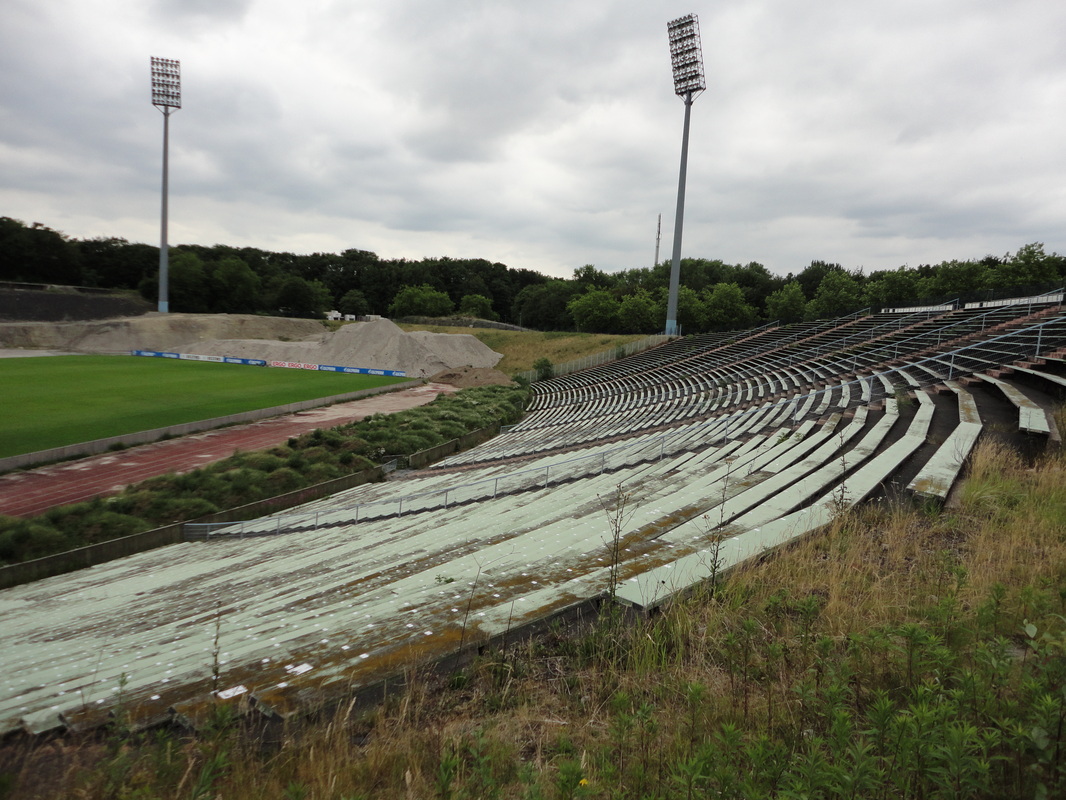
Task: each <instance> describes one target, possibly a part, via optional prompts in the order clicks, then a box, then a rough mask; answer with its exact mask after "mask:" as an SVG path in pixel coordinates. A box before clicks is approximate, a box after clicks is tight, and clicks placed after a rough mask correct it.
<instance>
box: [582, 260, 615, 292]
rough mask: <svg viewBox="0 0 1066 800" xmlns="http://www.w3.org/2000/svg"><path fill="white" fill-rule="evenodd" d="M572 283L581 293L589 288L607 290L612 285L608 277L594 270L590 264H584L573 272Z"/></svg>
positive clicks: (611, 280) (600, 271)
mask: <svg viewBox="0 0 1066 800" xmlns="http://www.w3.org/2000/svg"><path fill="white" fill-rule="evenodd" d="M574 281H575V282H576V283H577V285H578V286H580V287H581V290H582V291H585V290H587V289H590V288H595V289H609V288H610V287H611V285H612V284H613V283H614V281H613V279H612V278H611V276H610V275H608V274H607V273H606V272H603V271H602V270H598V269H596V267H594V266H593V265H592V264H586V265H585V266H583V267H578V268H577V269H575V270H574Z"/></svg>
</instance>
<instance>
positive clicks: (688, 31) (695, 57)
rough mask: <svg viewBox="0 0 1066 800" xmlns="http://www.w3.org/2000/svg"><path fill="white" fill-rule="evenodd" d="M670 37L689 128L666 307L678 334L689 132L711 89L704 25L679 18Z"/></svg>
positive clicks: (671, 331)
mask: <svg viewBox="0 0 1066 800" xmlns="http://www.w3.org/2000/svg"><path fill="white" fill-rule="evenodd" d="M666 33H667V35H668V36H669V38H670V64H671V66H672V67H673V72H674V94H676V95H677V96H678V97H680V98H681V99H683V100H684V101H685V128H684V133H683V134H682V137H681V170H680V175H679V177H678V180H677V214H676V216H675V217H674V252H673V256H672V257H671V260H670V295H669V299H668V301H667V305H666V333H667V335H668V336H676V335H677V334H678V327H677V290H678V284H679V283H680V281H681V230H682V227H683V225H684V220H685V176H686V173H687V172H688V129H689V120H690V118H691V116H692V101H693V100H694V99H695V98H696V95H698V94H699V93H700V92H702V91H704V90H705V89H706V88H707V79H706V77H705V76H704V74H703V47H702V45H701V43H700V23H699V19H698V18H697V17H696V15H695V14H688V15H686V16H684V17H678V18H677V19H675V20H672V21H670V22H668V23H667V25H666Z"/></svg>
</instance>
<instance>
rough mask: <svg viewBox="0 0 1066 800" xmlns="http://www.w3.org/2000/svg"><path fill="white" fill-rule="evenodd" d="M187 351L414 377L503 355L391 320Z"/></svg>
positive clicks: (490, 362) (486, 363)
mask: <svg viewBox="0 0 1066 800" xmlns="http://www.w3.org/2000/svg"><path fill="white" fill-rule="evenodd" d="M188 352H192V353H197V354H199V355H208V356H234V357H237V358H263V359H266V360H268V361H303V362H307V363H311V364H333V365H336V366H340V367H366V368H371V369H392V370H402V371H404V372H406V373H407V374H408V375H409V376H411V377H415V378H418V377H429V376H430V375H433V374H434V373H437V372H440V371H442V370H448V369H453V368H455V367H476V368H488V367H494V366H496V364H497V363H498V362H499V360H500V359H501V358H503V356H502V355H500V354H499V353H497V352H495V351H494V350H490V349H489V348H488V347H487V346H486V345H484V344H482V342H481V341H480V340H479V339H478V338H477V337H475V336H471V335H470V334H466V333H461V334H449V333H427V332H424V331H416V332H413V333H404V331H403V330H402V329H401V328H400V327H399V326H398V325H396V324H395V323H392V322H390V321H389V320H387V319H379V320H374V321H373V322H353V323H351V324H348V325H345V326H343V327H342V328H340V330H338V331H337V332H336V333H332V334H331V333H326V334H322V335H319V336H317V337H315V339H313V340H310V341H302V342H283V341H269V340H263V339H256V340H248V339H216V340H210V341H201V342H197V343H196V344H195V349H191V350H188Z"/></svg>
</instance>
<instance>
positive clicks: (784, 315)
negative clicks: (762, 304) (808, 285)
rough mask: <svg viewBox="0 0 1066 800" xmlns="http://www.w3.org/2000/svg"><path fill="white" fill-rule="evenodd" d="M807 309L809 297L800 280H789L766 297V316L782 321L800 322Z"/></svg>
mask: <svg viewBox="0 0 1066 800" xmlns="http://www.w3.org/2000/svg"><path fill="white" fill-rule="evenodd" d="M806 309H807V298H806V297H804V296H803V289H802V288H800V285H799V281H789V282H788V283H786V284H785V285H784V286H782V287H781V288H780V289H778V290H777V291H776V292H771V293H770V296H769V297H767V298H766V316H767V318H768V319H770V320H781V322H786V323H788V322H799V321H800V320H801V319H803V313H804V311H806Z"/></svg>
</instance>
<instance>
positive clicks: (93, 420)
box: [0, 356, 408, 458]
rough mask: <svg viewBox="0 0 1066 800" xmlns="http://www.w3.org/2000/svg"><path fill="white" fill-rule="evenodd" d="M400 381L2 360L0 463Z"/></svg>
mask: <svg viewBox="0 0 1066 800" xmlns="http://www.w3.org/2000/svg"><path fill="white" fill-rule="evenodd" d="M405 380H408V379H407V378H387V377H382V376H377V375H350V374H342V373H336V372H316V371H312V370H300V369H271V368H268V367H259V368H256V367H249V366H243V365H239V364H219V363H214V362H199V361H179V360H177V359H169V358H136V357H133V356H50V357H42V358H3V359H0V458H3V457H6V456H13V455H20V454H22V453H32V452H36V451H37V450H47V449H49V448H52V447H63V446H64V445H69V444H77V443H78V442H87V441H91V440H93V439H103V438H105V437H108V436H118V435H121V434H124V433H134V432H136V431H143V430H152V429H154V428H162V427H166V426H167V425H178V424H181V423H184V422H195V421H197V420H202V419H210V418H212V417H223V416H226V415H228V414H237V413H240V412H242V411H252V410H255V409H259V408H270V407H271V406H280V405H285V404H287V403H296V402H300V401H302V400H314V399H317V398H320V397H330V396H332V395H338V394H345V393H347V392H357V391H359V390H360V389H369V388H372V387H376V386H384V385H387V384H392V383H400V382H402V381H405Z"/></svg>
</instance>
